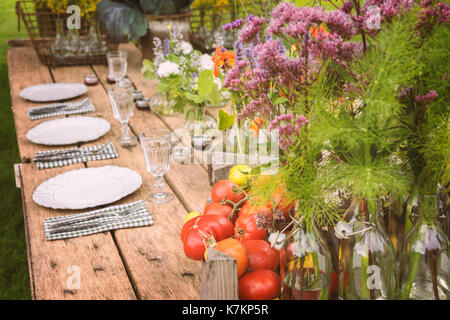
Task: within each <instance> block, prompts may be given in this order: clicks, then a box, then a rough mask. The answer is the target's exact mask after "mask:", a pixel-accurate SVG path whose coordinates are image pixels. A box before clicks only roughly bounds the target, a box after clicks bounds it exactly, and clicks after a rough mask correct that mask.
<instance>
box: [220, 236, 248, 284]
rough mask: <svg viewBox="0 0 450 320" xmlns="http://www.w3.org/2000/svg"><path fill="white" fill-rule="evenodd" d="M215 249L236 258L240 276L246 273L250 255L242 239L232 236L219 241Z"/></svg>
mask: <svg viewBox="0 0 450 320" xmlns="http://www.w3.org/2000/svg"><path fill="white" fill-rule="evenodd" d="M214 249H216V250H217V251H220V252H223V253H225V254H227V255H229V256H230V257H233V258H235V259H236V263H237V272H238V277H240V276H242V275H243V274H244V273H245V271H246V270H247V267H248V256H247V250H245V247H244V245H243V244H242V243H241V242H240V241H238V240H236V239H232V238H229V239H225V240H222V241H219V242H217V244H216V246H215V247H214Z"/></svg>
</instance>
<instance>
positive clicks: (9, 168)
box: [0, 0, 30, 299]
mask: <svg viewBox="0 0 450 320" xmlns="http://www.w3.org/2000/svg"><path fill="white" fill-rule="evenodd" d="M22 27H23V25H22ZM22 29H24V27H23V28H22ZM19 37H26V33H25V32H24V30H22V32H21V33H19V32H18V31H17V16H16V13H15V0H2V1H0V194H1V202H0V299H30V285H29V280H28V263H27V253H26V246H25V233H24V226H23V214H22V200H21V197H20V190H19V189H17V188H16V186H15V182H14V171H13V164H14V163H18V162H20V156H19V152H18V149H17V139H16V132H15V129H14V121H13V115H12V111H11V98H10V93H9V81H8V66H7V62H6V50H7V46H6V43H5V41H6V40H8V39H12V38H19Z"/></svg>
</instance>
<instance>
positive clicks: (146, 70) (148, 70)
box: [141, 59, 156, 80]
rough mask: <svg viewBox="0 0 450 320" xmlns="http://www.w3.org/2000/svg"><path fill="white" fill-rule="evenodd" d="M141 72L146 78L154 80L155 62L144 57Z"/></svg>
mask: <svg viewBox="0 0 450 320" xmlns="http://www.w3.org/2000/svg"><path fill="white" fill-rule="evenodd" d="M141 73H142V75H143V76H144V77H146V78H147V79H149V80H155V79H156V70H155V64H154V63H153V61H150V60H148V59H144V61H142V69H141Z"/></svg>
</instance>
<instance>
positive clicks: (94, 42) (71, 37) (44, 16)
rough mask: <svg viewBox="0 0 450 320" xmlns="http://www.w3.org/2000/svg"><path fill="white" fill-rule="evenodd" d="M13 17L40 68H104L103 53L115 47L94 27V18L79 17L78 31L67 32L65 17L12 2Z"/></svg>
mask: <svg viewBox="0 0 450 320" xmlns="http://www.w3.org/2000/svg"><path fill="white" fill-rule="evenodd" d="M16 13H17V16H18V17H19V26H20V20H22V21H23V22H24V25H25V28H26V30H27V32H28V35H29V36H30V39H31V43H32V45H33V47H34V49H35V50H36V52H37V54H38V56H39V60H40V61H41V62H42V64H44V65H46V66H50V67H57V66H70V65H86V64H106V63H107V60H106V52H107V51H113V50H117V47H118V44H117V43H114V42H112V41H110V40H108V38H107V36H106V33H105V32H104V30H103V29H101V28H100V26H99V24H98V23H97V18H96V14H93V15H90V17H89V18H87V17H86V16H85V15H82V17H81V25H80V29H77V30H76V31H74V30H72V31H71V30H68V28H67V25H66V21H67V18H68V17H69V15H68V14H65V13H54V12H51V11H50V10H45V9H40V8H37V6H36V2H35V1H32V0H23V1H17V2H16Z"/></svg>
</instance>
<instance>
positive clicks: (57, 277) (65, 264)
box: [8, 48, 136, 299]
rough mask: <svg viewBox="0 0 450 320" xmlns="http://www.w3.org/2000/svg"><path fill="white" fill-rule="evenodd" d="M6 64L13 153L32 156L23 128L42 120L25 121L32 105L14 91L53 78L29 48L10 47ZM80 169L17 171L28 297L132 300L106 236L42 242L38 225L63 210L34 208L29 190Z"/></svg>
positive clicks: (24, 167)
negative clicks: (75, 278)
mask: <svg viewBox="0 0 450 320" xmlns="http://www.w3.org/2000/svg"><path fill="white" fill-rule="evenodd" d="M8 65H9V77H10V85H11V96H12V101H13V111H14V118H15V125H16V131H17V136H18V145H19V150H20V152H21V156H22V157H25V156H26V157H32V155H33V154H34V151H35V150H38V149H48V147H43V146H38V145H34V144H32V143H31V142H29V141H28V140H27V139H26V138H25V134H26V132H27V131H28V130H29V128H31V127H34V126H35V125H37V124H38V123H40V122H42V121H45V120H41V121H31V120H29V119H28V116H27V115H26V109H27V107H28V106H32V105H36V104H34V103H31V102H27V101H25V100H23V99H22V98H20V97H19V92H20V90H22V89H23V88H25V87H28V86H30V85H35V84H39V83H50V82H52V81H53V79H52V77H51V75H50V73H49V70H48V68H47V67H45V66H43V65H41V64H40V62H39V60H38V58H37V56H36V54H35V51H34V49H33V48H10V49H9V50H8ZM84 167H85V166H84V165H83V164H77V165H72V166H67V167H62V168H55V169H50V170H38V169H37V168H36V167H35V165H34V164H24V165H21V167H20V168H21V186H22V197H23V203H24V205H23V208H24V219H25V227H26V231H27V232H26V233H27V251H28V259H29V267H30V282H31V289H32V297H33V298H35V299H135V298H136V295H135V293H134V291H133V288H132V285H131V283H130V281H129V279H128V276H127V274H126V270H125V268H124V266H123V263H122V261H121V258H120V255H119V252H118V249H117V247H116V245H115V243H114V240H113V238H112V236H111V234H110V233H101V234H96V235H91V236H88V237H82V238H75V239H67V240H61V241H47V240H46V239H45V236H44V230H43V220H44V219H45V218H47V217H52V216H56V215H62V214H64V213H68V211H64V210H51V209H47V208H44V207H41V206H39V205H37V204H36V203H35V202H34V201H33V200H32V194H33V192H34V190H35V188H36V187H37V186H38V185H39V184H40V183H42V182H44V181H45V180H47V179H49V178H51V177H53V176H55V175H57V174H60V173H63V172H66V171H70V170H73V169H80V168H84ZM70 213H72V212H70ZM70 266H78V267H79V268H80V280H81V281H80V288H79V289H76V288H74V287H73V286H71V285H70V284H71V282H70V279H71V274H69V273H68V272H70V271H71V270H69V271H68V269H67V268H69V267H70ZM76 268H77V267H74V270H76ZM111 279H114V281H111ZM75 284H76V283H75Z"/></svg>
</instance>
